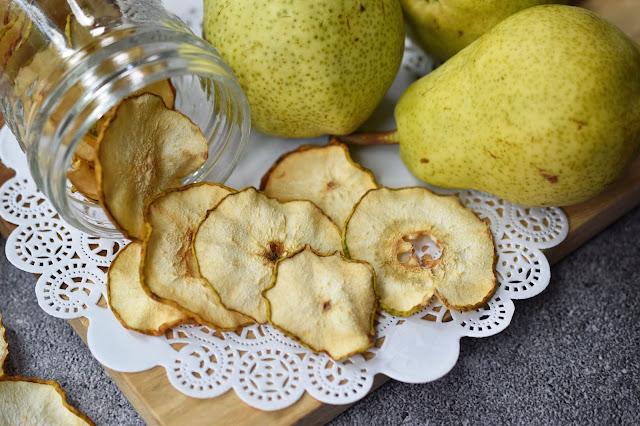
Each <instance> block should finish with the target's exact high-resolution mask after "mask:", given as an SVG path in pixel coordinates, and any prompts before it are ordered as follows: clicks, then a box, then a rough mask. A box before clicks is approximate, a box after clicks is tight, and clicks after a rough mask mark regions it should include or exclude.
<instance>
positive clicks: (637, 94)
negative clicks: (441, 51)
mask: <svg viewBox="0 0 640 426" xmlns="http://www.w3.org/2000/svg"><path fill="white" fill-rule="evenodd" d="M395 115H396V122H397V125H398V136H399V139H400V156H401V158H402V160H403V161H404V162H405V164H406V165H407V167H408V168H409V170H410V171H411V172H412V173H413V174H414V175H416V176H417V177H418V178H420V179H422V180H424V181H426V182H429V183H431V184H434V185H439V186H445V187H451V188H471V189H477V190H481V191H486V192H490V193H492V194H494V195H497V196H500V197H502V198H504V199H506V200H508V201H512V202H514V203H517V204H522V205H526V206H549V205H560V206H562V205H570V204H575V203H579V202H582V201H585V200H587V199H589V198H591V197H593V196H595V195H597V194H598V193H600V192H602V191H603V190H604V189H606V187H607V186H608V185H610V184H611V183H612V182H613V181H614V180H615V179H617V178H618V177H619V176H620V175H621V174H622V172H623V171H624V170H625V168H626V167H627V166H628V164H630V163H631V162H632V161H633V160H634V159H635V157H636V156H637V154H638V151H639V150H640V52H639V51H638V49H637V48H636V47H635V44H634V42H633V41H632V40H630V39H629V38H628V37H627V36H625V35H624V34H623V33H622V32H621V31H620V30H618V29H617V28H615V27H614V26H613V25H611V24H609V23H608V22H606V21H604V20H603V19H602V18H600V17H598V16H597V15H595V14H593V13H591V12H589V11H587V10H585V9H582V8H577V7H571V6H562V5H545V6H537V7H533V8H530V9H527V10H524V11H522V12H519V13H517V14H515V15H513V16H511V17H509V18H507V19H506V20H505V21H503V22H502V23H500V24H498V25H497V26H495V27H494V28H493V29H492V30H490V31H489V32H488V33H487V34H485V35H484V36H482V37H481V38H479V39H478V40H476V41H475V42H474V43H472V44H471V45H470V46H468V47H467V48H465V49H463V50H462V51H461V52H460V53H458V54H457V55H455V56H454V57H453V58H451V59H450V60H449V61H447V62H446V63H445V64H444V65H443V66H441V67H440V68H438V69H437V70H436V71H434V72H433V73H431V74H429V75H427V76H425V77H424V78H422V79H421V80H419V81H417V82H416V83H414V84H413V85H412V86H410V88H409V89H408V90H407V91H406V92H405V94H404V95H403V96H402V98H401V99H400V101H399V103H398V105H397V107H396V111H395ZM425 158H426V159H428V160H429V161H428V162H424V161H422V159H425Z"/></svg>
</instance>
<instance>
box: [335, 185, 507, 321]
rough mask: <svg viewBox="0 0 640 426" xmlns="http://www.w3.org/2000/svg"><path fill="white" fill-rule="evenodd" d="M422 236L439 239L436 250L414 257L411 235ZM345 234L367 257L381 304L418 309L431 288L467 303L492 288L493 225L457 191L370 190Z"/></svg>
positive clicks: (352, 251)
mask: <svg viewBox="0 0 640 426" xmlns="http://www.w3.org/2000/svg"><path fill="white" fill-rule="evenodd" d="M420 236H428V237H429V238H430V239H431V240H433V241H434V242H435V243H436V244H437V245H438V248H439V249H440V251H441V252H442V254H441V256H440V258H438V259H437V260H435V259H431V258H430V257H429V256H428V255H425V256H424V257H423V259H418V258H417V257H416V255H415V253H414V248H413V246H412V245H411V242H410V241H411V240H414V239H417V238H419V237H420ZM343 238H344V246H345V253H346V252H348V255H349V256H350V257H351V258H354V259H361V260H365V261H367V262H369V263H371V264H372V265H373V267H374V269H375V271H376V279H377V288H378V291H379V293H380V305H381V306H382V307H383V309H385V310H386V311H388V312H389V313H391V314H393V315H402V316H406V315H410V314H412V313H414V312H416V311H418V310H419V309H420V308H421V307H423V306H425V305H426V304H427V303H428V302H429V299H430V298H431V296H432V295H433V294H434V293H435V294H436V295H437V296H438V298H439V299H440V301H441V302H442V304H443V305H445V306H446V307H447V308H449V309H454V310H459V311H469V310H472V309H476V308H478V307H481V306H483V305H484V304H485V303H486V302H487V301H488V300H489V298H490V297H491V296H492V295H493V292H494V291H495V288H496V277H495V272H494V262H495V248H494V245H493V239H492V236H491V230H490V229H489V226H488V225H487V224H486V223H485V222H483V221H482V220H480V219H479V218H478V217H477V216H476V215H475V214H474V213H473V212H472V211H471V210H469V209H467V208H466V207H464V206H463V205H462V204H461V203H460V201H459V200H458V199H457V198H456V197H453V196H442V195H437V194H434V193H433V192H431V191H429V190H428V189H426V188H422V187H417V188H402V189H388V188H380V189H374V190H371V191H369V192H367V193H366V194H365V195H364V197H362V199H361V200H360V201H359V202H358V204H356V206H355V207H354V210H353V213H352V214H351V216H350V218H349V221H348V222H347V225H346V228H345V232H344V237H343ZM403 254H406V255H407V257H408V259H407V260H406V261H401V260H400V259H401V258H402V255H403ZM421 263H422V264H421Z"/></svg>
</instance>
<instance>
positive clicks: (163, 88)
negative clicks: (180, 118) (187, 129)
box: [74, 80, 176, 161]
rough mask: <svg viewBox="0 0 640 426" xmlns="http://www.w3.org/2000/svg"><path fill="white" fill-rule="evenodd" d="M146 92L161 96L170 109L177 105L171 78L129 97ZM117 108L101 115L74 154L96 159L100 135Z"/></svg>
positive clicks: (88, 159) (92, 159) (90, 159)
mask: <svg viewBox="0 0 640 426" xmlns="http://www.w3.org/2000/svg"><path fill="white" fill-rule="evenodd" d="M145 93H151V94H153V95H157V96H160V97H161V98H162V101H163V102H164V104H165V106H166V107H167V108H169V109H173V107H174V106H175V101H176V89H175V88H174V87H173V84H171V81H170V80H160V81H157V82H155V83H151V84H150V85H148V86H146V87H144V88H143V89H140V90H138V91H137V92H134V93H132V94H131V95H130V96H129V97H136V96H140V95H143V94H145ZM117 109H118V105H116V106H115V107H113V108H111V110H109V111H108V112H107V113H106V114H105V115H103V116H102V117H100V119H99V120H98V121H97V122H96V123H95V124H94V125H93V127H92V128H91V130H89V132H88V133H87V134H86V135H85V136H84V137H83V138H82V140H81V141H80V143H79V144H78V146H77V147H76V150H75V152H74V155H75V156H76V157H79V158H82V159H83V160H87V161H94V160H95V159H96V150H97V147H98V135H99V134H102V133H103V132H104V129H105V127H106V126H107V123H108V122H109V119H110V118H111V117H113V115H114V114H115V112H116V110H117Z"/></svg>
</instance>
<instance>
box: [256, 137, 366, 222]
mask: <svg viewBox="0 0 640 426" xmlns="http://www.w3.org/2000/svg"><path fill="white" fill-rule="evenodd" d="M377 187H378V184H377V183H376V180H375V178H374V177H373V173H371V171H370V170H367V169H365V168H363V167H362V166H360V165H359V164H357V163H356V162H354V161H353V160H352V159H351V156H350V155H349V150H348V148H347V147H346V146H345V145H343V144H341V143H339V142H337V141H336V140H335V139H333V140H332V141H331V142H330V143H329V144H328V145H324V146H314V145H305V146H302V147H300V148H298V149H296V150H295V151H292V152H289V153H287V154H284V155H283V156H282V157H280V158H279V159H278V161H276V162H275V164H274V165H273V166H271V168H270V169H269V171H267V173H266V174H265V175H264V176H263V177H262V181H261V183H260V189H261V190H262V191H263V192H264V193H265V194H266V195H268V196H269V197H273V198H277V199H278V200H281V201H291V200H310V201H313V202H314V203H315V204H316V205H317V206H318V207H320V208H321V209H322V210H323V211H324V212H325V213H327V216H329V217H330V218H331V219H332V220H333V221H334V222H335V223H336V225H338V226H339V227H340V228H342V227H343V226H344V223H345V222H346V219H347V218H348V217H349V214H350V213H351V210H353V206H354V204H355V203H356V202H357V201H358V200H359V199H360V198H361V197H362V196H363V195H364V194H365V193H366V192H367V191H368V190H370V189H373V188H377Z"/></svg>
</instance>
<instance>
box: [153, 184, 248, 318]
mask: <svg viewBox="0 0 640 426" xmlns="http://www.w3.org/2000/svg"><path fill="white" fill-rule="evenodd" d="M231 192H234V191H233V190H231V189H229V188H226V187H224V186H222V185H218V184H215V183H208V182H203V183H196V184H192V185H189V186H185V187H182V188H178V189H172V190H168V191H166V192H164V193H163V194H161V195H160V196H158V197H156V198H155V199H154V200H153V201H152V202H151V203H150V204H149V206H148V207H147V211H146V214H145V222H146V224H147V236H146V237H145V240H144V243H143V246H142V266H141V268H140V270H141V271H142V273H141V281H142V286H143V288H145V290H147V292H148V293H149V294H150V295H153V297H154V298H157V299H158V300H161V301H163V302H165V303H169V304H171V305H173V306H175V307H176V308H178V309H181V310H182V311H183V312H184V313H185V314H188V315H189V316H192V317H193V318H195V319H196V320H197V321H198V322H199V323H201V324H206V325H208V326H211V327H213V328H216V329H218V330H235V329H237V328H239V327H242V326H245V325H248V324H251V323H252V322H253V320H251V318H249V317H247V316H244V315H242V314H240V313H238V312H234V311H230V310H228V309H226V308H225V307H224V306H223V305H222V303H221V302H220V297H219V296H218V293H216V291H215V290H214V289H213V287H212V286H211V284H209V283H208V282H207V280H205V279H204V278H202V277H201V276H200V274H199V273H198V268H197V267H196V265H195V258H194V257H193V252H192V251H191V238H192V237H193V234H194V233H195V231H196V229H197V228H198V226H199V225H200V222H202V219H203V218H204V217H205V215H206V214H207V211H208V210H210V209H212V208H213V207H215V205H216V204H218V202H219V201H220V200H222V198H224V197H225V196H227V195H228V194H230V193H231Z"/></svg>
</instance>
